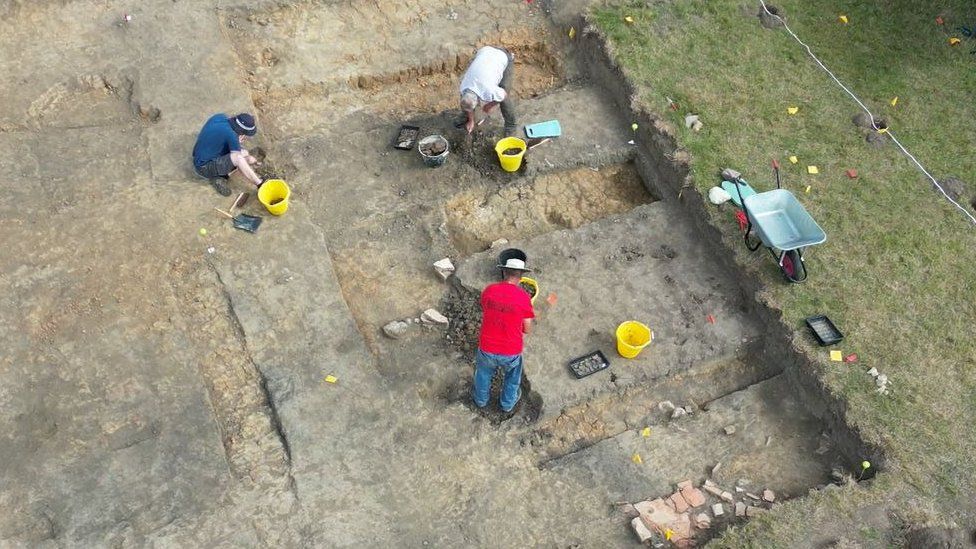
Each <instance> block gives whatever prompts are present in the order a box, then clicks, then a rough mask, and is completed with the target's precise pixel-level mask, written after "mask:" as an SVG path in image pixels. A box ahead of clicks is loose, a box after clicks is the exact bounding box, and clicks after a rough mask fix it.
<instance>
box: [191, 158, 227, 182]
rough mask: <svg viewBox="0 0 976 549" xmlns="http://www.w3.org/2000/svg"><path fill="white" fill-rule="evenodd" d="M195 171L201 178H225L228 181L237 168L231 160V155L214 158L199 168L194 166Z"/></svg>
mask: <svg viewBox="0 0 976 549" xmlns="http://www.w3.org/2000/svg"><path fill="white" fill-rule="evenodd" d="M193 169H194V171H196V172H197V175H199V176H200V177H205V178H207V179H213V178H215V177H223V178H225V179H226V178H227V176H229V175H230V173H231V172H232V171H234V170H236V169H237V166H235V165H234V162H233V161H232V160H231V159H230V154H225V155H223V156H218V157H217V158H214V159H213V160H211V161H210V162H207V163H206V164H204V165H203V166H200V167H199V168H198V167H196V166H194V167H193Z"/></svg>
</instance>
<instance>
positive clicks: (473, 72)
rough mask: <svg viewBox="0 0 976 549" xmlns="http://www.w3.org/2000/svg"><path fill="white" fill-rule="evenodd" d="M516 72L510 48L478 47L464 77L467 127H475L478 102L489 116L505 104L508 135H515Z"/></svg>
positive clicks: (462, 97) (463, 98) (463, 104)
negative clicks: (514, 91) (514, 94)
mask: <svg viewBox="0 0 976 549" xmlns="http://www.w3.org/2000/svg"><path fill="white" fill-rule="evenodd" d="M514 72H515V57H514V56H513V55H512V54H511V53H509V52H508V51H507V50H505V49H502V48H493V47H491V46H485V47H483V48H481V49H480V50H478V53H477V55H475V56H474V60H473V61H471V65H469V66H468V70H467V72H465V73H464V77H463V78H462V79H461V110H462V111H464V113H465V115H466V116H467V120H466V121H465V122H464V127H465V128H466V129H467V130H468V133H471V132H472V131H473V130H474V126H475V123H476V121H475V118H476V116H475V109H477V108H478V105H482V107H481V110H482V111H484V113H485V114H486V115H488V114H491V112H492V111H493V110H495V107H497V106H498V105H499V104H501V106H502V117H504V118H505V136H506V137H509V136H512V135H514V134H515V99H514V98H513V97H512V90H513V87H514V85H515V83H514V82H513V80H514V74H513V73H514Z"/></svg>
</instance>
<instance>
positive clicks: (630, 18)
mask: <svg viewBox="0 0 976 549" xmlns="http://www.w3.org/2000/svg"><path fill="white" fill-rule="evenodd" d="M624 21H626V22H628V23H633V22H634V18H633V17H631V16H629V15H628V16H627V17H624Z"/></svg>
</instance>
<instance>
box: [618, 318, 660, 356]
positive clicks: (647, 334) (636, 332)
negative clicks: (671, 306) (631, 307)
mask: <svg viewBox="0 0 976 549" xmlns="http://www.w3.org/2000/svg"><path fill="white" fill-rule="evenodd" d="M653 340H654V332H652V331H651V329H650V328H648V327H647V326H645V325H643V324H641V323H640V322H637V321H635V320H628V321H627V322H624V323H623V324H621V325H620V326H617V352H618V353H620V356H622V357H624V358H634V357H636V356H637V355H639V354H640V352H641V350H643V349H644V347H647V346H648V345H649V344H650V343H651V341H653Z"/></svg>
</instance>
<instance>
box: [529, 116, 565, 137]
mask: <svg viewBox="0 0 976 549" xmlns="http://www.w3.org/2000/svg"><path fill="white" fill-rule="evenodd" d="M562 133H563V129H562V127H560V126H559V121H558V120H548V121H546V122H539V123H536V124H528V125H526V126H525V136H526V137H528V138H529V139H535V138H539V137H559V136H560V135H562Z"/></svg>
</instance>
